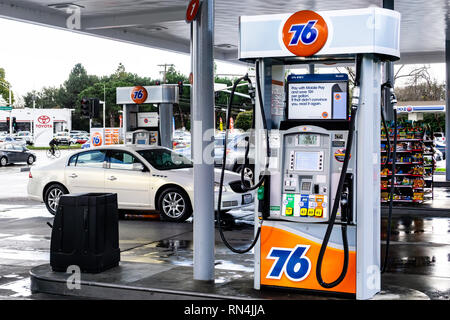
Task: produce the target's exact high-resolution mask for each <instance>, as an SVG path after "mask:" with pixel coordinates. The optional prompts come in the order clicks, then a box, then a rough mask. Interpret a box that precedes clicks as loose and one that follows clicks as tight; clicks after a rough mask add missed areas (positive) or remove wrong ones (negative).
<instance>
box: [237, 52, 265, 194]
mask: <svg viewBox="0 0 450 320" xmlns="http://www.w3.org/2000/svg"><path fill="white" fill-rule="evenodd" d="M256 91H257V94H258V100H259V105H260V110H261V118H262V123H263V129H264V132H265V134H266V163H265V171H266V172H267V171H268V170H269V158H270V142H269V132H268V129H267V119H266V112H265V111H264V104H263V97H262V93H261V76H260V73H259V61H256ZM253 126H254V128H255V113H253ZM246 140H247V146H246V148H245V156H244V164H243V167H242V170H241V188H242V190H243V191H244V192H248V191H253V190H256V189H258V188H259V187H261V186H262V184H263V183H264V181H266V174H263V176H262V177H261V178H260V179H259V181H258V182H257V183H255V184H254V185H247V184H248V183H249V182H248V181H245V168H246V167H248V165H249V162H248V161H249V158H248V155H249V152H250V142H249V141H248V139H246Z"/></svg>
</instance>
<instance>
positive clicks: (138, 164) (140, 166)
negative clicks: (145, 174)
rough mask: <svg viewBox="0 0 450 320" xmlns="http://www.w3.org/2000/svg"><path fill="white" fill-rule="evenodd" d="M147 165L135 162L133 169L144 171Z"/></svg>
mask: <svg viewBox="0 0 450 320" xmlns="http://www.w3.org/2000/svg"><path fill="white" fill-rule="evenodd" d="M144 170H145V167H144V165H143V164H142V163H133V171H144Z"/></svg>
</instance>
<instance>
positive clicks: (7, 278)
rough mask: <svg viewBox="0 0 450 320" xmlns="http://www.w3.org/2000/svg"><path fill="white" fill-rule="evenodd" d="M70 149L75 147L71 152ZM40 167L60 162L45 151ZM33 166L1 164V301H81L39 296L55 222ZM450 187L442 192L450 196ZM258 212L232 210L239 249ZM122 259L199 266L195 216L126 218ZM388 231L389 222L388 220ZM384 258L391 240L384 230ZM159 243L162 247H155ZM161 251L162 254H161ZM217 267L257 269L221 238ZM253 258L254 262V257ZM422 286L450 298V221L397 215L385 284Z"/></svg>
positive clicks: (231, 222)
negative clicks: (35, 185)
mask: <svg viewBox="0 0 450 320" xmlns="http://www.w3.org/2000/svg"><path fill="white" fill-rule="evenodd" d="M67 152H69V151H67ZM37 154H38V163H37V164H38V165H39V162H41V163H48V162H51V161H53V160H51V159H47V158H46V157H45V154H44V153H43V152H37ZM26 169H27V166H26V165H10V166H7V167H2V168H0V299H33V300H55V299H61V300H64V299H77V298H76V297H75V298H74V297H65V296H53V295H47V294H32V293H31V291H30V277H29V271H30V269H31V268H32V267H35V266H39V265H42V264H48V262H49V247H50V236H51V229H50V228H49V226H48V225H47V222H52V220H53V216H52V215H50V214H49V213H48V212H47V210H46V208H45V205H44V204H42V203H39V202H35V201H31V200H28V199H27V195H26V184H27V179H28V172H27V171H24V170H26ZM449 194H450V192H449V191H448V190H447V189H442V190H438V192H437V195H438V197H444V198H448V197H449ZM252 221H253V217H252V212H251V211H250V210H249V211H236V212H231V213H230V214H229V215H228V216H227V219H226V224H227V225H226V230H229V231H227V232H226V233H227V236H228V237H229V238H230V239H234V240H233V243H234V244H235V245H237V246H239V245H241V246H245V245H247V244H248V243H249V242H250V241H251V239H252V237H253V222H252ZM119 223H120V225H119V230H120V248H121V250H122V255H121V256H122V261H126V262H140V263H145V262H149V263H154V262H158V263H172V264H177V265H180V266H189V265H192V259H191V258H192V250H193V249H192V247H193V244H192V236H193V234H192V219H189V220H188V221H187V222H185V223H181V224H173V223H166V222H162V221H160V220H159V217H158V215H156V214H155V215H146V216H137V215H127V216H126V217H125V219H124V220H121V221H120V222H119ZM382 230H386V220H385V219H383V221H382ZM381 238H382V255H383V254H384V239H385V238H386V232H385V231H384V232H382V234H381ZM155 248H157V249H158V250H154V249H155ZM155 252H156V253H155ZM216 253H217V254H218V256H220V259H218V261H216V267H217V268H221V269H227V270H233V269H235V270H244V271H248V272H251V271H252V270H250V269H249V268H248V266H247V265H244V264H239V263H235V261H234V260H233V259H232V256H231V255H228V256H227V254H228V250H227V249H226V247H225V246H224V245H223V244H222V242H221V241H220V238H219V236H217V237H216ZM245 259H247V260H248V259H250V260H251V257H250V256H247V257H246V258H245ZM383 281H387V282H389V283H390V284H393V285H398V286H403V287H407V288H411V289H414V290H419V291H420V292H423V293H425V294H426V295H427V296H428V297H429V298H430V299H434V300H450V219H449V218H445V217H439V218H435V217H432V216H428V217H420V216H414V215H409V216H401V217H395V218H394V220H393V227H392V231H391V247H390V264H389V268H388V270H387V273H385V274H384V275H383V276H382V282H383Z"/></svg>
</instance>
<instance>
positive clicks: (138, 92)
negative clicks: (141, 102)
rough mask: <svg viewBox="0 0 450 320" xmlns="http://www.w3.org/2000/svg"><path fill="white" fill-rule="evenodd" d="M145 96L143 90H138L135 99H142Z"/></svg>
mask: <svg viewBox="0 0 450 320" xmlns="http://www.w3.org/2000/svg"><path fill="white" fill-rule="evenodd" d="M143 97H144V93H143V92H142V90H139V91H136V92H135V93H134V99H142V98H143Z"/></svg>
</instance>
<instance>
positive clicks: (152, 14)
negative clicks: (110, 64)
mask: <svg viewBox="0 0 450 320" xmlns="http://www.w3.org/2000/svg"><path fill="white" fill-rule="evenodd" d="M185 14H186V7H185V6H184V7H173V8H167V9H160V10H152V11H147V12H139V13H130V14H123V15H111V16H86V17H83V18H82V19H81V27H82V29H84V30H96V29H114V28H126V27H138V26H146V25H147V26H148V25H155V24H158V23H162V22H170V21H182V20H184V17H185Z"/></svg>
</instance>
